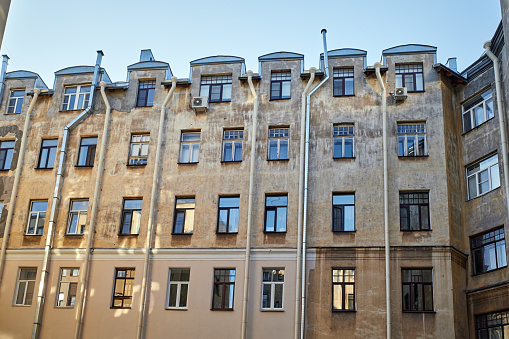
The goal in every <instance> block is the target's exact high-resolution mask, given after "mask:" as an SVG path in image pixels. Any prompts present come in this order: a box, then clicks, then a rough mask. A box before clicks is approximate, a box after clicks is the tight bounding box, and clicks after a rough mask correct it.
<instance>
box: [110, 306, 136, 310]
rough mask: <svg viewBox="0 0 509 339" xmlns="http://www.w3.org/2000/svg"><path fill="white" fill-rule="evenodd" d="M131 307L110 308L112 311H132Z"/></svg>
mask: <svg viewBox="0 0 509 339" xmlns="http://www.w3.org/2000/svg"><path fill="white" fill-rule="evenodd" d="M130 309H131V307H113V306H110V310H130Z"/></svg>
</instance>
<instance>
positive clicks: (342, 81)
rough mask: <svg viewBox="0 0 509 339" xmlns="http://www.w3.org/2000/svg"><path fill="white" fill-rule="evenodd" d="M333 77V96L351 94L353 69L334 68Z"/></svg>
mask: <svg viewBox="0 0 509 339" xmlns="http://www.w3.org/2000/svg"><path fill="white" fill-rule="evenodd" d="M333 76H334V96H335V97H341V96H347V95H354V94H353V67H348V68H335V69H334V72H333Z"/></svg>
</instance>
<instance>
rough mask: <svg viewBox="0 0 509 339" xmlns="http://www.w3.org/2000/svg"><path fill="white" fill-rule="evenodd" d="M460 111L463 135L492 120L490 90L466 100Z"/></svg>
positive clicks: (491, 96)
mask: <svg viewBox="0 0 509 339" xmlns="http://www.w3.org/2000/svg"><path fill="white" fill-rule="evenodd" d="M462 110H463V132H464V133H466V132H468V131H470V130H471V129H473V128H475V127H477V126H479V125H481V124H483V123H485V122H486V121H488V120H489V119H491V118H493V117H494V116H495V114H494V111H493V95H492V91H491V89H489V90H487V91H486V92H484V93H481V94H479V95H477V96H475V97H474V98H472V99H470V100H468V101H467V102H466V103H464V104H463V106H462Z"/></svg>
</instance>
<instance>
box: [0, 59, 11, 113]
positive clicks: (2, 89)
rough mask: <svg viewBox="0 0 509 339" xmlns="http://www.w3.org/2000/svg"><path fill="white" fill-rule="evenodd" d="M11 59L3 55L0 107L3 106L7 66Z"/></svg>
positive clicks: (0, 72) (0, 77) (0, 74)
mask: <svg viewBox="0 0 509 339" xmlns="http://www.w3.org/2000/svg"><path fill="white" fill-rule="evenodd" d="M8 63H9V57H8V56H7V54H4V55H2V70H1V71H0V107H1V106H2V98H3V97H4V92H5V74H6V73H7V64H8Z"/></svg>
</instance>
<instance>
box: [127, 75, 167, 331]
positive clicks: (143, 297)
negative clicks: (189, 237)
mask: <svg viewBox="0 0 509 339" xmlns="http://www.w3.org/2000/svg"><path fill="white" fill-rule="evenodd" d="M175 88H177V77H175V76H174V77H171V88H170V91H169V92H168V94H167V95H166V97H165V98H164V101H163V104H162V106H161V115H160V117H159V134H158V136H157V148H156V160H155V169H154V176H153V178H152V193H151V195H150V211H149V215H148V230H147V239H146V242H145V257H144V260H143V278H142V282H141V302H140V312H139V314H138V333H137V336H136V337H137V338H138V339H140V338H143V327H144V322H145V312H146V311H145V309H146V304H147V285H148V284H149V283H150V281H149V279H148V278H149V276H148V275H149V259H150V252H151V247H152V236H153V233H154V228H155V227H154V226H155V225H154V224H155V222H154V213H155V209H156V199H157V192H158V181H159V173H160V171H161V167H162V166H160V164H159V163H160V161H161V153H162V145H163V132H164V116H165V114H166V108H167V107H168V105H169V104H170V103H171V100H172V98H173V92H175Z"/></svg>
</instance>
